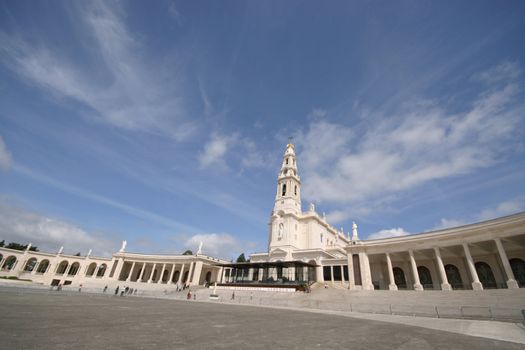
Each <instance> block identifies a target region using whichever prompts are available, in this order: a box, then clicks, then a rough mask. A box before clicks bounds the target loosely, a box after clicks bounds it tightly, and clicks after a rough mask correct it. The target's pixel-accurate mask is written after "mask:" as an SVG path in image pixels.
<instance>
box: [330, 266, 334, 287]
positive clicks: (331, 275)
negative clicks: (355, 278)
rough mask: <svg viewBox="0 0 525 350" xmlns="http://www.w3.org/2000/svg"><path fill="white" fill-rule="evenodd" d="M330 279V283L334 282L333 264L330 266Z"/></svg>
mask: <svg viewBox="0 0 525 350" xmlns="http://www.w3.org/2000/svg"><path fill="white" fill-rule="evenodd" d="M330 279H331V280H332V283H334V265H331V266H330Z"/></svg>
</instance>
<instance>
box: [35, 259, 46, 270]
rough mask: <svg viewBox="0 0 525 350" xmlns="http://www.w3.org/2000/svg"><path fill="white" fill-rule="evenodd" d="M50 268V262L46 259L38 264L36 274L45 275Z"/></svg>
mask: <svg viewBox="0 0 525 350" xmlns="http://www.w3.org/2000/svg"><path fill="white" fill-rule="evenodd" d="M48 267H49V260H47V259H45V260H42V261H41V262H40V264H38V268H37V269H36V273H45V272H46V271H47V268H48Z"/></svg>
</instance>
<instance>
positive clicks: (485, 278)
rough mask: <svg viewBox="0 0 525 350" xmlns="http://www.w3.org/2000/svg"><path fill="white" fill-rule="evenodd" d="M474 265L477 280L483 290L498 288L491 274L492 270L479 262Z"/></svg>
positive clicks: (487, 265) (484, 263)
mask: <svg viewBox="0 0 525 350" xmlns="http://www.w3.org/2000/svg"><path fill="white" fill-rule="evenodd" d="M474 265H475V266H476V272H477V273H478V278H479V281H480V282H481V284H482V285H483V288H485V289H489V288H498V285H497V284H496V279H495V278H494V274H493V273H492V269H491V268H490V266H489V264H487V263H486V262H483V261H479V262H477V263H475V264H474Z"/></svg>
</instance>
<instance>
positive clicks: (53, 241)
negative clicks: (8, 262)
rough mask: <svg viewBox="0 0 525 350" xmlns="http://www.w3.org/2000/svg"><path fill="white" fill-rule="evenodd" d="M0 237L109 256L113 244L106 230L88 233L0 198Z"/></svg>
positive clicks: (49, 249) (43, 247)
mask: <svg viewBox="0 0 525 350" xmlns="http://www.w3.org/2000/svg"><path fill="white" fill-rule="evenodd" d="M0 237H1V239H5V240H6V241H7V242H18V243H21V244H27V243H32V244H33V246H37V247H38V248H39V249H40V250H42V251H46V252H53V251H57V250H58V248H59V247H60V246H64V247H65V248H66V251H67V252H69V253H71V254H74V253H76V252H77V251H80V252H82V253H83V254H86V253H87V251H88V250H89V249H93V252H94V254H98V255H103V256H111V254H113V253H114V252H115V251H116V249H117V247H118V241H117V239H112V238H111V237H108V235H107V234H102V233H90V232H86V231H85V230H83V229H81V228H80V227H78V226H76V225H74V224H71V223H68V222H66V221H63V220H60V219H56V218H52V217H48V216H45V215H42V214H39V213H36V212H32V211H28V210H26V209H24V208H21V207H18V206H14V205H12V204H10V203H8V201H7V199H6V198H0Z"/></svg>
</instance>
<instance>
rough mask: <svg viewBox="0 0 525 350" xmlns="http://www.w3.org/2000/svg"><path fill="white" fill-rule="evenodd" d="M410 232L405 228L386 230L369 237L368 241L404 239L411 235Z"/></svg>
mask: <svg viewBox="0 0 525 350" xmlns="http://www.w3.org/2000/svg"><path fill="white" fill-rule="evenodd" d="M410 234H411V233H410V232H407V231H405V230H404V229H403V228H401V227H398V228H391V229H386V230H381V231H378V232H375V233H372V234H371V235H369V236H368V238H367V239H382V238H390V237H402V236H407V235H410Z"/></svg>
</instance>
